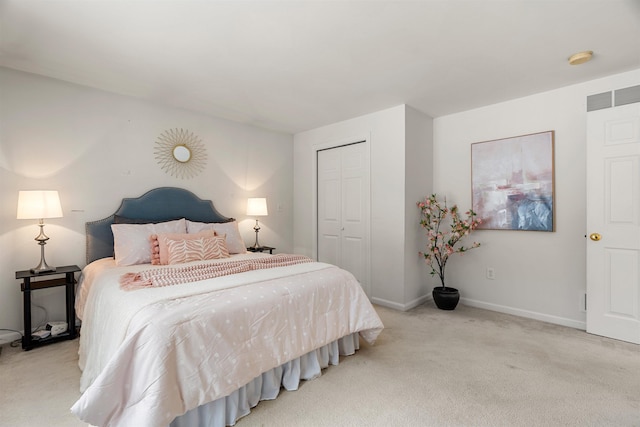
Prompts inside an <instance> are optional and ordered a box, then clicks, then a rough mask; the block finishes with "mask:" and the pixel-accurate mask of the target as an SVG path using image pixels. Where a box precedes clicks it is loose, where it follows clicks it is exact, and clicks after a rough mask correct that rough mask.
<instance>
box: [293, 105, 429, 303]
mask: <svg viewBox="0 0 640 427" xmlns="http://www.w3.org/2000/svg"><path fill="white" fill-rule="evenodd" d="M408 110H409V109H408V108H407V107H406V106H404V105H400V106H397V107H393V108H389V109H387V110H383V111H379V112H377V113H372V114H368V115H365V116H361V117H357V118H354V119H351V120H345V121H343V122H339V123H335V124H332V125H329V126H324V127H321V128H318V129H313V130H310V131H306V132H301V133H299V134H296V135H295V136H294V181H295V182H294V247H295V251H296V253H303V254H307V255H309V256H313V254H314V252H315V251H314V247H313V246H314V233H315V230H314V228H313V226H312V223H311V222H310V218H313V215H314V213H313V208H314V206H315V201H314V199H315V197H316V189H315V188H314V177H313V173H314V172H313V171H314V170H315V168H314V162H315V159H316V157H315V150H316V149H317V148H318V147H319V146H322V147H325V146H326V145H327V144H329V145H336V146H337V145H342V144H345V143H348V142H355V141H360V140H362V139H365V138H366V139H368V140H369V143H370V159H371V164H370V173H371V222H370V224H371V225H370V229H371V283H370V290H371V295H370V298H371V299H372V300H373V301H374V302H377V303H379V304H383V305H387V306H390V307H394V308H398V309H406V308H409V307H410V306H412V305H415V304H417V303H418V302H419V301H412V300H408V299H407V298H413V297H415V296H416V295H417V294H418V293H419V291H417V289H416V288H413V287H414V284H411V285H410V287H411V288H410V289H409V291H407V288H406V286H407V284H406V278H407V277H409V278H410V279H411V280H413V279H414V278H415V277H416V276H418V275H420V274H421V273H419V272H418V271H417V270H418V268H419V267H418V263H417V252H418V248H417V242H413V243H412V244H414V245H416V246H415V247H414V248H413V249H414V250H411V251H408V250H407V243H406V236H405V230H406V222H407V218H406V217H405V216H406V215H409V217H411V220H413V216H414V214H410V213H409V214H408V212H411V211H415V210H416V208H415V202H416V201H417V199H415V200H414V199H413V198H411V200H408V198H407V194H406V193H405V185H406V179H405V176H406V167H407V166H406V159H407V155H413V154H423V153H425V152H426V151H427V149H429V150H430V147H429V145H428V144H429V143H430V141H431V134H430V126H431V119H430V118H428V117H427V116H425V115H424V114H422V113H419V112H418V111H416V110H413V109H410V110H411V111H410V112H408ZM407 129H409V131H408V133H409V134H410V135H409V139H410V140H411V143H410V144H406V139H407ZM423 132H428V134H426V135H422V134H421V133H423ZM421 143H424V144H425V145H427V149H423V148H422V147H419V144H421ZM407 147H408V148H407ZM407 149H409V150H410V151H409V152H407V151H406V150H407ZM425 161H426V162H428V161H429V160H428V159H425ZM420 163H421V164H422V162H420ZM427 170H429V169H428V168H427ZM425 175H430V173H428V174H425ZM420 181H421V179H418V180H416V183H419V182H420ZM424 181H425V182H424V185H425V186H430V178H428V177H425V178H424ZM415 191H416V190H415V187H414V186H413V184H412V185H411V192H410V194H411V196H412V197H413V194H414V193H415ZM424 191H426V192H428V191H430V188H426V189H425V190H424ZM408 209H410V210H409V211H408ZM416 218H417V216H416ZM405 251H407V252H409V256H410V257H413V258H412V259H414V260H415V261H410V262H409V268H407V265H406V264H405V262H406V261H405V256H406V253H405ZM414 255H416V256H415V257H414ZM408 272H409V273H410V274H407V273H408ZM415 286H417V287H418V288H419V287H421V286H422V285H420V284H418V285H415Z"/></svg>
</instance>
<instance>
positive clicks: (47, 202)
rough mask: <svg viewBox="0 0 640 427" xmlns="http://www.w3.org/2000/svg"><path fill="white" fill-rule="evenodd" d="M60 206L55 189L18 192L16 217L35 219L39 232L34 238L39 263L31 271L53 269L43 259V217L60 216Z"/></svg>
mask: <svg viewBox="0 0 640 427" xmlns="http://www.w3.org/2000/svg"><path fill="white" fill-rule="evenodd" d="M61 217H62V207H61V206H60V197H59V196H58V192H57V191H19V192H18V216H17V218H18V219H37V220H39V222H38V226H39V227H40V234H39V235H38V236H37V237H36V238H35V240H36V241H37V242H38V244H39V245H40V264H38V265H37V266H36V267H34V268H32V269H31V272H32V273H35V274H38V273H45V272H49V271H55V270H56V269H55V268H54V267H50V266H48V265H47V262H46V261H45V259H44V245H46V244H47V240H49V237H47V235H46V234H44V218H61Z"/></svg>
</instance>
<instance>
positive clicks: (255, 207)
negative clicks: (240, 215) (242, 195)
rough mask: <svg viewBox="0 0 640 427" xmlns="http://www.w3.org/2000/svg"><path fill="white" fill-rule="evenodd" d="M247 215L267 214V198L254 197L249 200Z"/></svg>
mask: <svg viewBox="0 0 640 427" xmlns="http://www.w3.org/2000/svg"><path fill="white" fill-rule="evenodd" d="M247 215H249V216H266V215H269V213H268V212H267V199H265V198H264V197H253V198H249V200H247Z"/></svg>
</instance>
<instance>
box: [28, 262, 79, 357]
mask: <svg viewBox="0 0 640 427" xmlns="http://www.w3.org/2000/svg"><path fill="white" fill-rule="evenodd" d="M79 271H80V267H78V266H77V265H66V266H64V267H56V270H55V271H47V272H45V273H32V272H31V270H23V271H16V279H19V280H22V283H21V285H20V290H21V291H22V296H23V313H24V336H23V337H22V349H23V350H31V349H32V348H35V347H40V346H43V345H46V344H51V343H54V342H58V341H63V340H72V339H74V338H76V336H77V333H76V310H75V307H74V304H75V285H76V278H75V273H77V272H79ZM63 274H64V277H59V278H52V279H47V280H32V279H36V278H40V277H47V276H55V275H63ZM57 286H65V287H66V308H67V330H66V331H65V332H63V333H61V334H59V335H56V336H55V337H54V336H51V337H48V338H44V339H40V340H34V339H33V338H32V336H31V292H33V291H36V290H39V289H47V288H54V287H57Z"/></svg>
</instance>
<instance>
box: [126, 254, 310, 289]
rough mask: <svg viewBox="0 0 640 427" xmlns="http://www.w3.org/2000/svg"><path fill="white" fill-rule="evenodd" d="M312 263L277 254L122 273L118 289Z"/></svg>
mask: <svg viewBox="0 0 640 427" xmlns="http://www.w3.org/2000/svg"><path fill="white" fill-rule="evenodd" d="M312 261H313V260H312V259H311V258H309V257H307V256H304V255H290V254H277V255H274V256H271V257H265V258H257V259H250V260H241V261H228V262H222V263H213V262H211V263H205V264H195V265H186V266H183V267H164V268H155V269H149V270H145V271H141V272H139V273H127V274H123V275H122V277H120V288H121V289H123V290H125V291H132V290H135V289H144V288H152V287H160V286H169V285H177V284H180V283H189V282H197V281H199V280H205V279H212V278H214V277H220V276H227V275H230V274H236V273H243V272H245V271H250V270H260V269H265V268H275V267H286V266H289V265H295V264H302V263H306V262H312Z"/></svg>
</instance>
